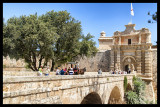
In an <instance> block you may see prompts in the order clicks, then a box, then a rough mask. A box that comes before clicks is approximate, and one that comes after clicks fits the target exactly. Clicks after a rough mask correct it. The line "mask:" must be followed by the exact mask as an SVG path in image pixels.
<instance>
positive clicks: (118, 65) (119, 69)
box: [118, 63, 121, 71]
mask: <svg viewBox="0 0 160 107" xmlns="http://www.w3.org/2000/svg"><path fill="white" fill-rule="evenodd" d="M118 70H119V71H121V68H120V63H119V64H118Z"/></svg>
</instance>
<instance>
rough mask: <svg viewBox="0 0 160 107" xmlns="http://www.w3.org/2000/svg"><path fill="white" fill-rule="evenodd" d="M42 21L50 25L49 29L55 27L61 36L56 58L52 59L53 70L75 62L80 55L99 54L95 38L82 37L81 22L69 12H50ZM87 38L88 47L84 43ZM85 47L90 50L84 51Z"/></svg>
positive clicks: (55, 54) (89, 36) (57, 43)
mask: <svg viewBox="0 0 160 107" xmlns="http://www.w3.org/2000/svg"><path fill="white" fill-rule="evenodd" d="M40 19H41V20H42V21H43V22H45V23H48V25H49V26H48V29H50V28H51V27H55V28H56V33H57V34H58V35H59V36H60V37H59V38H58V40H57V42H56V43H55V44H54V45H55V48H54V50H53V51H54V56H55V57H53V58H52V67H51V70H53V68H54V65H55V64H57V63H58V64H63V63H66V62H68V61H74V60H76V58H77V56H78V55H80V56H81V55H82V54H83V55H86V56H90V55H89V54H95V53H96V52H97V51H96V47H95V42H94V41H93V40H91V39H92V38H93V37H94V36H91V35H90V34H88V35H87V36H86V38H85V37H84V36H83V35H82V29H81V22H80V21H78V20H76V19H75V18H73V17H72V16H70V13H68V12H67V11H59V12H54V11H50V12H47V13H46V14H44V15H42V16H41V17H40ZM87 38H88V41H87V42H86V43H87V45H85V44H84V41H86V39H87ZM80 40H82V42H81V41H80ZM84 45H85V46H84ZM84 47H85V48H87V49H88V50H84V51H82V48H84Z"/></svg>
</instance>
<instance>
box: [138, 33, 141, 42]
mask: <svg viewBox="0 0 160 107" xmlns="http://www.w3.org/2000/svg"><path fill="white" fill-rule="evenodd" d="M138 44H141V33H139V42H138Z"/></svg>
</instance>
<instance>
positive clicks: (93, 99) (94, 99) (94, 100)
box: [81, 92, 102, 104]
mask: <svg viewBox="0 0 160 107" xmlns="http://www.w3.org/2000/svg"><path fill="white" fill-rule="evenodd" d="M81 104H102V101H101V98H100V96H99V95H98V94H97V93H96V92H92V93H90V94H88V95H87V96H86V97H84V99H83V100H82V102H81Z"/></svg>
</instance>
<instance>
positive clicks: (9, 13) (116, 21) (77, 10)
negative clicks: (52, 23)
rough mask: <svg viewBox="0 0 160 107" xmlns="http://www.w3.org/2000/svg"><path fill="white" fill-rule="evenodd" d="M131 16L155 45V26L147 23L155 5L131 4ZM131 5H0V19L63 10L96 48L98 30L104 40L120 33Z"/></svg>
mask: <svg viewBox="0 0 160 107" xmlns="http://www.w3.org/2000/svg"><path fill="white" fill-rule="evenodd" d="M132 5H133V11H134V16H133V17H132V23H134V24H136V26H135V29H136V30H139V29H141V28H148V29H149V30H150V31H151V41H152V44H153V45H155V44H156V43H155V41H157V23H153V24H150V23H148V19H151V16H148V15H147V13H148V11H150V12H151V14H152V13H155V12H156V11H157V3H132ZM130 9H131V3H3V18H4V19H5V22H6V21H7V20H8V19H9V18H11V17H13V16H16V17H19V16H21V15H27V16H28V15H30V14H35V13H36V12H37V14H38V15H42V14H45V13H46V12H48V11H51V10H54V11H62V10H67V12H69V13H70V14H71V16H72V17H74V18H75V19H76V20H79V21H81V25H82V33H83V34H84V35H87V33H90V34H91V35H94V36H95V37H94V41H96V47H98V46H99V43H98V38H99V36H100V32H101V31H105V32H106V36H107V37H111V36H113V33H114V32H115V31H124V30H125V25H127V24H128V23H129V22H130V19H131V14H130Z"/></svg>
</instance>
